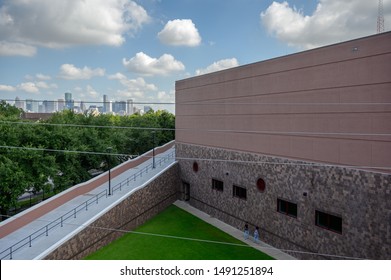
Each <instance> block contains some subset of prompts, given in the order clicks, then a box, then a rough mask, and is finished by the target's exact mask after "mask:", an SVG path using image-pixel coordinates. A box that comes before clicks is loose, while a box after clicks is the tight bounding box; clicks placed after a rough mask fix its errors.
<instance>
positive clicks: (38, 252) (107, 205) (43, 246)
mask: <svg viewBox="0 0 391 280" xmlns="http://www.w3.org/2000/svg"><path fill="white" fill-rule="evenodd" d="M163 158H166V159H167V160H166V161H165V162H162V163H161V164H160V159H163ZM155 163H156V164H155V165H156V168H155V169H152V158H149V159H148V160H147V161H145V162H144V163H142V164H140V165H138V166H137V167H136V168H132V169H128V170H127V171H125V172H123V173H121V174H120V175H118V176H116V177H115V178H112V180H111V186H112V188H113V187H114V186H115V185H117V184H119V182H122V181H124V180H127V178H132V179H133V178H134V177H133V176H134V175H135V174H139V173H140V171H141V170H143V171H144V172H143V175H142V176H140V175H137V178H136V179H135V180H130V181H129V185H127V184H126V183H125V184H124V186H123V187H122V188H121V190H120V189H118V190H116V191H114V192H113V193H112V195H110V196H106V190H107V189H108V183H106V182H105V183H103V184H102V185H100V186H99V187H97V188H95V189H93V190H91V191H90V192H88V193H85V194H82V195H79V196H77V197H75V198H74V199H71V200H70V201H68V202H66V203H64V204H63V205H61V206H59V207H57V208H55V209H54V210H52V211H50V212H48V213H46V214H45V215H43V216H41V217H39V218H38V219H35V220H33V221H29V222H28V223H26V224H25V225H24V226H23V227H21V228H19V229H17V230H16V231H14V232H12V233H10V234H8V235H7V236H5V237H3V238H1V239H0V252H3V251H4V250H6V251H5V252H3V253H0V259H9V258H10V255H9V253H10V249H9V247H10V246H13V245H14V244H16V243H17V242H19V241H21V240H24V241H23V242H22V243H21V244H25V243H26V245H25V246H22V247H21V248H20V249H18V250H15V249H16V248H17V247H19V245H17V246H14V247H13V248H12V251H13V252H12V259H19V260H32V259H42V258H44V257H45V256H46V255H47V254H48V253H49V252H50V251H52V250H53V249H54V248H56V247H58V246H59V245H60V244H61V243H62V242H64V241H65V240H67V239H69V238H70V237H72V236H73V235H75V234H76V233H77V232H79V231H81V230H82V229H83V228H84V227H85V225H87V224H90V223H91V222H92V221H94V220H95V219H96V218H97V217H99V216H100V215H102V214H103V213H105V212H107V211H108V210H110V209H111V208H112V207H113V206H114V205H116V204H118V203H119V202H120V201H122V200H123V199H124V198H126V197H127V196H129V195H130V194H131V193H132V192H133V191H134V190H135V189H136V188H139V187H142V186H144V185H146V184H147V183H148V182H149V181H151V180H153V179H154V178H156V177H158V176H159V175H160V174H161V173H162V172H163V171H164V170H165V169H167V168H168V167H170V166H171V165H172V164H174V163H175V150H174V148H171V149H169V150H168V151H166V152H164V153H161V154H159V155H157V156H156V157H155ZM146 169H148V172H146ZM99 193H101V194H102V196H101V197H99V199H96V197H97V196H96V195H97V194H99ZM88 200H90V202H91V204H90V205H88V206H86V205H85V204H86V201H88ZM78 206H80V207H79V208H78V209H80V211H79V212H77V214H76V218H75V217H74V214H73V213H74V212H73V209H75V208H76V207H78ZM66 213H70V215H69V216H70V217H69V219H67V220H66V221H64V222H63V224H62V226H61V219H60V218H61V216H63V215H64V214H66ZM21 214H22V213H21ZM22 215H23V214H22ZM10 219H12V218H10ZM55 220H57V221H58V225H57V226H55V227H54V228H53V229H51V230H49V231H48V236H46V226H47V225H48V224H50V223H51V222H53V221H55ZM40 229H42V231H40V232H41V233H42V236H40V237H38V238H37V239H35V240H33V241H32V242H31V247H30V246H29V238H28V237H29V236H30V235H31V234H33V233H34V232H36V231H39V230H40ZM26 237H27V239H26Z"/></svg>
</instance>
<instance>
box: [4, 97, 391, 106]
mask: <svg viewBox="0 0 391 280" xmlns="http://www.w3.org/2000/svg"><path fill="white" fill-rule="evenodd" d="M247 97H248V96H247ZM2 100H4V101H7V102H26V101H31V100H30V99H20V100H15V99H0V101H2ZM32 101H33V102H58V100H32ZM73 101H74V102H76V103H81V102H83V103H87V104H104V103H106V102H104V101H79V100H73ZM64 102H66V101H65V100H64ZM111 102H112V101H111ZM122 102H126V101H122ZM131 104H135V105H147V104H151V105H212V106H214V105H283V106H286V105H293V106H330V105H336V106H348V105H355V106H362V105H371V106H383V105H391V102H230V101H228V102H223V101H217V102H216V101H215V100H205V101H186V102H153V101H151V102H148V101H142V102H137V101H133V102H132V103H131Z"/></svg>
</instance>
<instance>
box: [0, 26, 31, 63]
mask: <svg viewBox="0 0 391 280" xmlns="http://www.w3.org/2000/svg"><path fill="white" fill-rule="evenodd" d="M0 26H1V24H0ZM0 28H1V27H0ZM0 34H1V32H0ZM36 53H37V48H36V47H33V46H29V45H26V44H22V43H10V42H6V41H0V56H34V55H35V54H36Z"/></svg>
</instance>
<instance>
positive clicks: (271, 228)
mask: <svg viewBox="0 0 391 280" xmlns="http://www.w3.org/2000/svg"><path fill="white" fill-rule="evenodd" d="M390 45H391V33H390V32H387V33H382V34H378V35H375V36H370V37H365V38H360V39H357V40H352V41H348V42H343V43H340V44H335V45H331V46H326V47H322V48H318V49H314V50H309V51H305V52H301V53H297V54H293V55H288V56H284V57H280V58H275V59H271V60H267V61H263V62H258V63H254V64H249V65H245V66H241V67H237V68H232V69H228V70H224V71H220V72H215V73H211V74H207V75H203V76H197V77H193V78H189V79H185V80H181V81H177V83H176V150H177V158H178V160H179V164H180V174H181V180H182V184H183V187H182V192H183V199H185V200H188V201H189V202H190V203H191V204H192V205H193V206H195V207H197V208H199V209H201V210H203V211H205V212H207V213H209V214H211V215H213V216H215V217H216V218H218V219H221V220H223V221H224V222H227V223H229V224H231V225H233V226H235V227H238V228H242V227H243V226H244V224H245V223H246V222H247V223H248V224H249V225H250V228H252V230H253V229H254V228H255V226H259V227H260V233H261V239H263V240H264V241H266V242H268V243H270V244H272V245H273V246H275V247H278V248H280V249H284V250H289V252H290V253H291V254H293V255H295V256H296V257H298V258H301V259H322V258H335V259H340V258H366V259H390V258H391V75H390V73H391V49H390Z"/></svg>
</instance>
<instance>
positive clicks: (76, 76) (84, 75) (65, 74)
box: [58, 64, 105, 80]
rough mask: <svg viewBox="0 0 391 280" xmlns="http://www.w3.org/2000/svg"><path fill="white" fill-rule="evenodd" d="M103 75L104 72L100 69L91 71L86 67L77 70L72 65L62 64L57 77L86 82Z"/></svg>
mask: <svg viewBox="0 0 391 280" xmlns="http://www.w3.org/2000/svg"><path fill="white" fill-rule="evenodd" d="M104 74H105V70H104V69H102V68H96V69H91V68H89V67H87V66H84V68H77V67H75V66H74V65H73V64H63V65H61V67H60V74H59V75H58V76H59V78H61V79H65V80H88V79H91V78H92V77H95V76H98V77H99V76H100V77H101V76H104Z"/></svg>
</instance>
